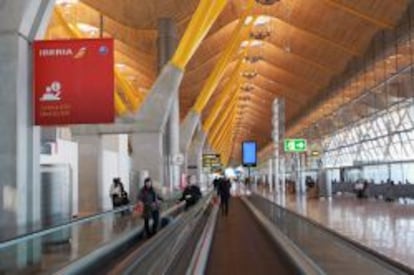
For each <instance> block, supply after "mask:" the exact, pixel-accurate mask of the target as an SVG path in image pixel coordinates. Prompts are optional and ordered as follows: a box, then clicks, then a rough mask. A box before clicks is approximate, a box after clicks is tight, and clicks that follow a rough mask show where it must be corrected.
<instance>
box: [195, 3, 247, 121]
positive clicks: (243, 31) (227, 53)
mask: <svg viewBox="0 0 414 275" xmlns="http://www.w3.org/2000/svg"><path fill="white" fill-rule="evenodd" d="M253 6H254V1H252V0H250V1H249V7H248V9H247V10H246V12H245V13H244V14H243V16H242V17H241V18H240V21H239V22H238V24H237V26H236V29H235V30H234V31H233V36H232V37H231V40H230V42H229V44H227V47H226V49H225V50H224V51H223V53H222V54H221V56H220V59H219V61H218V62H217V64H216V66H215V67H214V69H213V72H212V73H211V74H210V76H209V78H208V79H207V81H206V83H205V85H204V86H203V89H202V90H201V92H200V94H199V96H198V97H197V100H196V102H195V104H194V106H193V110H194V111H195V112H196V113H198V114H199V113H201V112H202V111H203V109H204V107H205V106H206V105H207V103H208V101H209V100H210V97H211V95H212V94H213V92H214V90H215V89H216V88H217V85H218V83H219V82H220V80H221V78H222V76H223V74H224V71H225V69H226V66H227V64H228V62H229V60H230V58H231V57H232V55H233V54H234V53H235V51H236V50H237V49H238V48H239V46H240V43H241V41H242V40H243V39H246V38H247V36H248V34H249V33H250V30H251V28H252V26H253V22H254V20H252V21H251V22H249V24H248V26H247V27H246V25H245V21H246V18H247V16H248V14H249V13H250V11H251V10H252V8H253Z"/></svg>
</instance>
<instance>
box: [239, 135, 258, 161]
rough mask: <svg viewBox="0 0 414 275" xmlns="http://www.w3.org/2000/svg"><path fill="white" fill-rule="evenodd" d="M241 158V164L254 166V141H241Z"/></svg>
mask: <svg viewBox="0 0 414 275" xmlns="http://www.w3.org/2000/svg"><path fill="white" fill-rule="evenodd" d="M242 160H243V166H256V164H257V144H256V141H243V143H242Z"/></svg>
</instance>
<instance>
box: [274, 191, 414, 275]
mask: <svg viewBox="0 0 414 275" xmlns="http://www.w3.org/2000/svg"><path fill="white" fill-rule="evenodd" d="M266 197H268V198H271V199H272V200H274V201H275V202H277V203H279V204H281V205H285V206H286V207H287V208H288V209H290V210H293V211H295V212H297V213H299V214H301V215H304V216H307V217H308V218H310V219H312V220H314V221H316V222H318V223H320V224H322V225H324V226H325V227H328V228H330V229H333V230H335V231H336V232H338V233H340V234H342V235H344V236H346V237H348V238H351V239H353V240H355V241H357V242H359V243H361V244H363V245H365V246H367V247H369V248H371V249H373V250H376V251H378V252H379V253H381V254H383V255H385V256H387V257H389V258H392V259H394V260H396V261H398V262H401V263H403V264H405V265H407V266H410V267H411V268H414V249H413V247H414V205H412V204H408V205H407V204H405V205H404V204H400V203H398V202H385V201H383V200H371V199H370V200H367V199H362V200H361V199H356V198H355V197H354V196H345V195H343V196H335V197H333V199H332V200H322V199H319V200H318V199H306V197H304V196H299V197H296V196H288V197H287V198H286V200H285V202H284V203H281V202H282V200H281V199H280V198H278V197H277V196H274V195H269V194H267V195H266Z"/></svg>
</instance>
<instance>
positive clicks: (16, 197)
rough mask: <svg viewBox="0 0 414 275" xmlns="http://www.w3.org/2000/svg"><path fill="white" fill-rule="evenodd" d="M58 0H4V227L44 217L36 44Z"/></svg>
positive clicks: (0, 43) (0, 122)
mask: <svg viewBox="0 0 414 275" xmlns="http://www.w3.org/2000/svg"><path fill="white" fill-rule="evenodd" d="M52 2H53V1H29V0H26V1H23V0H20V1H19V0H16V1H0V83H1V85H0V98H1V100H0V131H1V132H2V134H1V136H0V175H1V180H0V231H1V232H2V235H3V234H4V235H3V236H6V234H7V233H8V232H11V231H14V230H15V228H16V226H18V225H23V226H24V225H26V224H36V223H38V222H39V219H40V186H39V184H40V169H39V158H40V130H39V127H34V126H33V118H32V91H33V87H32V56H31V53H32V51H31V45H30V43H31V42H32V41H33V40H34V39H35V38H41V37H42V36H43V33H44V30H45V28H46V24H47V22H48V19H49V17H50V12H51V8H52V6H53V3H52Z"/></svg>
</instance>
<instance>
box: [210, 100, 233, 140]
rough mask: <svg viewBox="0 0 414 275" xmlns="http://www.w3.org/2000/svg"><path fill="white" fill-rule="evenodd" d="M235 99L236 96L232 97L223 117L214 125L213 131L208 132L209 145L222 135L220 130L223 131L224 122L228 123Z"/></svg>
mask: <svg viewBox="0 0 414 275" xmlns="http://www.w3.org/2000/svg"><path fill="white" fill-rule="evenodd" d="M236 94H237V93H236ZM236 98H237V97H236V96H234V97H233V99H232V100H231V102H230V104H229V107H228V108H227V109H226V110H225V111H224V113H223V116H221V117H220V119H219V121H218V122H217V123H216V124H215V125H214V127H213V129H212V130H211V131H210V133H209V135H208V140H209V141H210V144H213V141H215V140H216V139H217V138H218V136H219V135H220V134H222V131H221V130H223V126H224V125H225V123H226V121H228V120H229V119H230V118H231V114H232V112H233V110H234V107H235V105H236V101H237V99H236Z"/></svg>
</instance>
